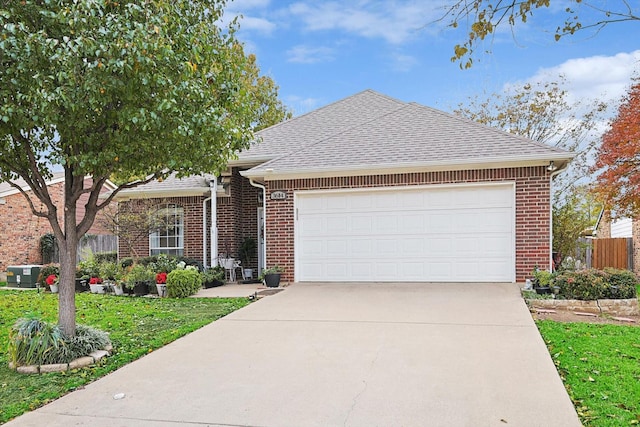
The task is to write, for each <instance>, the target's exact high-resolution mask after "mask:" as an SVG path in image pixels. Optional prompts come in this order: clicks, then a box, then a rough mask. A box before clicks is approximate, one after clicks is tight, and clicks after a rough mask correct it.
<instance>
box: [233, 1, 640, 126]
mask: <svg viewBox="0 0 640 427" xmlns="http://www.w3.org/2000/svg"><path fill="white" fill-rule="evenodd" d="M594 1H595V3H598V2H601V3H603V4H604V3H608V4H610V5H620V4H622V2H621V1H608V2H607V1H606V0H594ZM629 3H630V4H635V5H636V6H635V7H636V8H637V9H640V5H638V2H637V1H636V0H633V1H631V2H629ZM446 4H447V0H443V1H431V0H425V1H405V0H395V1H375V0H355V1H348V0H347V1H324V0H319V1H311V0H303V1H282V0H236V1H232V2H230V3H228V5H227V13H226V19H230V17H232V16H236V15H239V14H241V15H242V16H243V17H242V19H241V21H240V22H241V23H240V31H239V33H238V37H239V38H240V39H241V40H242V41H243V42H244V43H245V46H246V50H247V52H251V53H255V54H256V55H257V57H258V62H259V65H260V67H261V70H262V72H263V73H264V74H266V75H269V76H270V77H272V78H273V79H274V80H275V81H276V83H277V84H278V85H279V86H280V97H281V99H282V100H283V101H284V103H285V104H286V105H287V106H289V107H290V108H291V109H293V111H294V113H295V114H296V115H299V114H302V113H305V112H308V111H311V110H313V109H315V108H318V107H321V106H323V105H326V104H328V103H331V102H333V101H336V100H339V99H342V98H344V97H347V96H349V95H352V94H354V93H357V92H360V91H362V90H364V89H374V90H376V91H379V92H382V93H384V94H387V95H389V96H392V97H394V98H398V99H400V100H402V101H415V102H418V103H421V104H423V105H428V106H431V107H435V108H438V109H441V110H445V111H451V109H453V108H455V107H456V106H457V105H458V104H459V103H461V102H464V101H465V100H466V99H468V98H469V97H472V96H474V95H481V94H482V93H483V92H488V93H493V92H501V91H503V90H504V89H505V88H506V87H508V86H509V85H510V84H514V83H524V82H534V81H550V80H553V81H557V80H558V75H559V74H564V75H565V77H566V79H567V86H566V89H567V90H568V91H569V93H570V95H571V96H572V97H573V98H575V99H582V98H585V97H590V98H598V99H604V100H610V102H611V103H612V105H613V104H614V103H615V102H617V101H618V100H619V98H620V97H621V96H622V94H623V93H624V91H625V89H626V88H628V85H629V83H630V81H631V76H632V75H633V73H634V71H635V72H636V74H637V73H639V72H640V22H638V21H635V22H630V23H617V24H613V25H609V26H607V27H606V28H604V29H602V30H601V31H599V32H598V33H597V34H596V33H595V32H594V31H583V32H578V33H576V35H574V36H568V37H566V38H563V39H561V41H560V42H555V41H554V38H553V31H554V30H555V28H556V27H557V26H558V25H560V24H562V23H563V22H564V13H563V10H564V8H565V7H566V5H567V4H568V2H566V1H565V0H554V1H552V7H551V8H548V9H547V8H545V9H544V10H540V11H537V12H536V15H535V16H534V18H533V19H531V20H529V22H528V23H527V24H526V25H524V26H522V25H521V26H518V27H516V29H515V31H514V32H512V31H511V29H510V28H509V27H508V26H505V27H504V28H502V29H501V30H500V31H499V32H498V33H497V34H496V35H495V36H494V37H491V38H490V39H489V40H486V41H485V42H484V44H483V45H482V46H481V47H479V48H478V51H481V50H485V49H490V50H491V51H492V54H479V55H477V56H476V57H475V65H474V66H473V68H472V69H470V70H460V68H459V66H458V64H457V63H452V62H451V61H450V57H451V56H452V54H453V47H454V45H455V44H458V43H462V42H464V34H465V33H466V28H465V26H464V25H462V27H461V28H459V29H457V30H453V29H450V28H447V27H446V25H445V24H444V23H438V22H434V21H436V20H437V18H438V17H440V16H442V14H443V10H444V9H443V7H444V5H446ZM591 4H593V2H592V3H591ZM635 12H636V14H638V13H640V10H636V11H635ZM579 13H580V16H584V17H585V20H584V22H587V20H589V19H593V18H594V17H595V18H597V17H598V15H596V14H594V12H593V10H592V9H589V8H587V7H585V6H582V9H580V10H579Z"/></svg>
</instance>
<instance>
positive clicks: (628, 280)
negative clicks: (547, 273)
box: [554, 268, 638, 300]
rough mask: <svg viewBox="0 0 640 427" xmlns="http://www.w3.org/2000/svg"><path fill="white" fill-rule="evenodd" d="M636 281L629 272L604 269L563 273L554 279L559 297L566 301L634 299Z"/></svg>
mask: <svg viewBox="0 0 640 427" xmlns="http://www.w3.org/2000/svg"><path fill="white" fill-rule="evenodd" d="M637 283H638V279H637V278H636V276H635V275H634V274H633V272H631V271H626V270H614V269H609V268H607V269H605V270H604V271H602V270H596V269H589V270H581V271H565V272H564V273H562V274H560V275H558V277H556V279H555V281H554V284H555V285H556V286H559V287H560V295H562V296H563V297H565V298H568V299H578V300H597V299H604V298H614V299H619V298H623V299H626V298H635V297H636V284H637Z"/></svg>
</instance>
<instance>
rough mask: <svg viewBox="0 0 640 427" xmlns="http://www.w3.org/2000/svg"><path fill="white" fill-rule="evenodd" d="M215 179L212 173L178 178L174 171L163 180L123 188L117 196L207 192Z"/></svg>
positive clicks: (120, 197) (121, 197)
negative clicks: (126, 188)
mask: <svg viewBox="0 0 640 427" xmlns="http://www.w3.org/2000/svg"><path fill="white" fill-rule="evenodd" d="M213 179H215V176H214V175H210V174H205V175H191V176H187V177H184V178H176V174H175V173H173V174H171V175H169V176H168V177H167V178H165V179H163V180H162V181H157V180H156V181H151V182H149V183H147V184H144V185H140V186H138V187H134V188H131V189H128V190H122V191H121V192H120V193H118V195H117V196H116V198H117V199H123V198H128V197H132V196H134V195H135V197H153V196H157V195H159V194H162V195H164V196H166V197H168V194H169V193H171V194H174V193H175V194H176V195H181V196H188V195H201V194H207V193H208V191H209V183H210V182H211V180H213Z"/></svg>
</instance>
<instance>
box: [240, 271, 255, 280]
mask: <svg viewBox="0 0 640 427" xmlns="http://www.w3.org/2000/svg"><path fill="white" fill-rule="evenodd" d="M242 278H243V279H244V280H251V279H252V278H253V268H244V269H243V270H242Z"/></svg>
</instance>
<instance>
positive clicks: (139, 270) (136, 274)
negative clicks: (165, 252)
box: [124, 264, 156, 289]
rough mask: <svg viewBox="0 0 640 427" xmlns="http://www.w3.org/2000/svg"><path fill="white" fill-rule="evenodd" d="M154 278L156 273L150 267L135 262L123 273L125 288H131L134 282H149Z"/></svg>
mask: <svg viewBox="0 0 640 427" xmlns="http://www.w3.org/2000/svg"><path fill="white" fill-rule="evenodd" d="M155 279H156V274H155V273H154V271H153V270H152V269H150V268H149V267H147V266H146V265H142V264H135V265H134V266H133V267H131V269H130V270H129V272H128V273H127V274H126V275H125V278H124V280H125V282H126V283H127V288H129V289H133V287H134V286H135V285H136V283H151V282H154V281H155Z"/></svg>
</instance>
